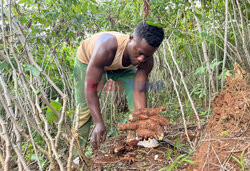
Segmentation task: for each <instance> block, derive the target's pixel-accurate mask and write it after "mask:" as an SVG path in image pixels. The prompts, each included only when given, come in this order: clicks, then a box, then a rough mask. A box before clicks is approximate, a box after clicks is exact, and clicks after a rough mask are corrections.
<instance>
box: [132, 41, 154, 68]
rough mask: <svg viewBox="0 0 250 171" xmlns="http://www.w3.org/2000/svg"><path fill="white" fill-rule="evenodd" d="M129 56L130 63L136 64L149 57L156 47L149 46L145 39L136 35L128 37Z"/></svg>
mask: <svg viewBox="0 0 250 171" xmlns="http://www.w3.org/2000/svg"><path fill="white" fill-rule="evenodd" d="M130 41H131V42H130V48H129V52H128V54H129V58H130V61H131V63H132V65H134V66H135V65H138V64H140V63H143V62H145V61H146V60H147V59H149V58H151V57H152V56H153V54H154V52H155V51H156V50H157V48H155V47H152V46H150V45H149V44H148V43H147V41H146V40H145V39H144V38H143V39H141V40H140V39H138V38H136V37H133V36H132V37H131V38H130Z"/></svg>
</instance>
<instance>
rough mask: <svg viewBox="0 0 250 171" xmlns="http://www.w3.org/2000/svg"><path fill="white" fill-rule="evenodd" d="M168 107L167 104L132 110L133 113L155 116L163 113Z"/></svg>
mask: <svg viewBox="0 0 250 171" xmlns="http://www.w3.org/2000/svg"><path fill="white" fill-rule="evenodd" d="M165 110H166V107H165V106H161V107H159V108H144V109H137V110H135V111H133V112H132V115H141V114H144V115H147V116H153V115H157V114H159V113H161V112H162V111H165Z"/></svg>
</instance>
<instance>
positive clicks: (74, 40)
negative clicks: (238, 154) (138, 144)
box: [0, 0, 250, 170]
mask: <svg viewBox="0 0 250 171" xmlns="http://www.w3.org/2000/svg"><path fill="white" fill-rule="evenodd" d="M248 9H249V1H247V0H225V1H221V0H204V1H200V0H199V1H192V0H189V1H186V0H165V1H164V0H151V1H149V0H144V1H143V0H132V1H131V0H110V1H109V0H34V1H32V0H17V1H13V0H12V1H11V0H6V1H4V0H1V10H0V12H1V28H0V30H1V35H0V36H1V38H0V42H1V43H0V59H1V63H0V91H1V92H0V100H1V101H0V125H1V126H0V133H1V135H0V136H1V140H0V141H1V143H0V147H1V148H0V163H1V164H0V165H1V167H2V168H3V169H4V170H10V169H13V168H16V167H18V168H23V169H24V170H28V168H33V169H35V168H36V169H38V168H39V169H40V170H43V169H46V168H50V169H55V168H60V169H61V170H63V168H67V169H70V168H71V160H72V158H73V154H74V153H75V151H76V150H74V149H73V146H74V143H75V139H76V136H77V135H76V134H75V129H74V128H75V127H76V125H75V124H73V122H72V120H73V115H74V113H75V112H76V111H75V106H74V93H73V92H74V89H73V75H72V74H73V67H74V58H75V56H76V50H77V48H78V46H79V44H80V42H81V41H82V40H83V39H85V38H87V37H88V36H90V35H91V34H94V33H96V32H99V31H107V30H116V31H120V32H123V33H128V34H131V33H132V32H133V29H134V28H135V26H136V25H137V24H138V23H139V22H140V21H141V20H144V19H148V23H150V24H153V25H159V26H162V27H163V28H164V30H165V33H166V38H165V39H164V42H163V43H162V45H161V47H160V48H159V50H158V51H157V53H156V54H155V56H154V58H155V66H154V69H153V72H152V73H151V75H150V81H154V82H157V81H158V82H159V83H160V86H159V87H158V89H149V91H148V100H147V102H148V106H149V107H159V106H160V105H164V106H166V107H167V110H166V112H165V113H164V114H163V115H164V116H165V117H167V118H168V119H169V120H170V121H172V123H174V124H177V123H183V124H184V126H186V125H187V124H190V123H192V124H197V126H198V131H197V132H198V134H199V132H200V128H201V125H202V123H203V122H205V119H206V118H207V117H209V115H210V109H211V105H210V104H211V100H212V99H213V97H214V96H215V95H216V93H218V92H219V91H220V90H221V89H223V85H224V75H225V73H228V74H230V73H231V74H232V72H231V71H232V68H233V64H234V62H238V63H239V64H240V65H241V66H242V67H243V68H245V69H246V70H247V71H248V72H250V57H249V23H248V17H249V14H248ZM103 94H104V95H103V96H102V99H101V105H102V113H103V115H104V119H105V121H106V124H107V125H108V128H109V133H108V135H109V136H115V135H117V134H118V133H117V130H116V125H117V123H118V122H120V123H125V122H126V121H127V119H126V116H127V115H128V113H126V112H128V111H127V108H126V105H125V97H124V95H123V94H122V93H121V92H116V91H106V92H103ZM76 124H77V123H76ZM197 138H198V136H197ZM197 141H198V139H196V141H194V142H191V141H189V145H190V149H195V147H196V144H197ZM79 151H80V152H82V151H81V150H79ZM80 152H79V153H80ZM74 155H75V154H74ZM37 159H38V160H37ZM13 161H17V165H18V166H15V165H13Z"/></svg>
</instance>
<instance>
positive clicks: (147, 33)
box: [133, 21, 164, 48]
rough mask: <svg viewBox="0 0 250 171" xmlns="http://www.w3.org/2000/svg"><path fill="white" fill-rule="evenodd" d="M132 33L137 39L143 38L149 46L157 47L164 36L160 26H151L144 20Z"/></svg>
mask: <svg viewBox="0 0 250 171" xmlns="http://www.w3.org/2000/svg"><path fill="white" fill-rule="evenodd" d="M133 35H134V36H135V37H136V38H138V39H145V40H146V42H147V43H148V44H149V45H150V46H152V47H155V48H157V47H159V46H160V44H161V42H162V40H163V38H164V31H163V29H162V28H161V27H157V26H152V25H149V24H148V23H147V22H146V21H142V22H141V23H139V24H138V26H137V27H136V28H135V31H134V34H133Z"/></svg>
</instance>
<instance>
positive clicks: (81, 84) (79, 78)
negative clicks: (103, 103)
mask: <svg viewBox="0 0 250 171" xmlns="http://www.w3.org/2000/svg"><path fill="white" fill-rule="evenodd" d="M87 67H88V65H87V64H84V63H81V62H80V61H79V60H78V58H77V57H76V58H75V65H74V80H75V102H76V110H75V114H78V119H79V124H78V136H79V142H80V146H81V148H85V147H86V143H87V141H88V137H89V132H90V126H91V125H92V117H91V114H90V110H89V109H88V105H87V102H86V100H85V76H86V70H87ZM105 82H106V79H105V75H104V74H103V76H102V83H103V84H105ZM100 94H101V91H99V92H98V95H100ZM76 118H77V117H76V116H75V117H74V119H76ZM75 121H76V120H75Z"/></svg>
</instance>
